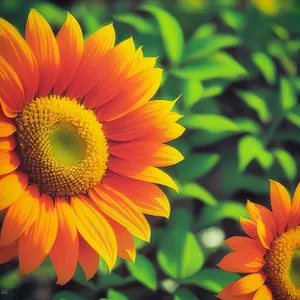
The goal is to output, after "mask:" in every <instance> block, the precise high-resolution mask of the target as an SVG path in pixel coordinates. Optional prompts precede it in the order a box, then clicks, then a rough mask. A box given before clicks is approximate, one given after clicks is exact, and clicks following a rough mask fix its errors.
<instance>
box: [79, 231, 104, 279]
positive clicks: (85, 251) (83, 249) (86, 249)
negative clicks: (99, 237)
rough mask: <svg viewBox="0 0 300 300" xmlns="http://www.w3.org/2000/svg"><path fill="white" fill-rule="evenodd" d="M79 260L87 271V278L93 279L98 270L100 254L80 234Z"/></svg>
mask: <svg viewBox="0 0 300 300" xmlns="http://www.w3.org/2000/svg"><path fill="white" fill-rule="evenodd" d="M78 261H79V264H80V265H81V267H82V269H83V271H84V273H85V276H86V280H89V279H91V278H92V277H93V276H94V275H95V274H96V272H97V270H98V265H99V254H98V253H97V252H96V251H95V250H94V249H93V248H92V247H91V246H90V245H89V244H88V243H87V242H86V241H85V239H84V238H83V237H82V236H80V235H79V253H78Z"/></svg>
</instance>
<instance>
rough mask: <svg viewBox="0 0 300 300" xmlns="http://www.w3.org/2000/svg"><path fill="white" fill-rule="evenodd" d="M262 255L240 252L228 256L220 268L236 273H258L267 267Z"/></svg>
mask: <svg viewBox="0 0 300 300" xmlns="http://www.w3.org/2000/svg"><path fill="white" fill-rule="evenodd" d="M265 263H266V262H265V260H264V258H263V256H262V255H259V254H258V253H254V252H248V249H247V251H238V252H232V253H229V254H227V255H226V256H225V257H224V258H223V259H222V261H221V262H220V263H219V264H218V267H219V268H221V269H223V270H225V271H228V272H236V273H256V272H258V271H260V270H261V269H262V268H263V266H264V265H265Z"/></svg>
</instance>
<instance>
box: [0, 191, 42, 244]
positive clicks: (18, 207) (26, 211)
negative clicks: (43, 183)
mask: <svg viewBox="0 0 300 300" xmlns="http://www.w3.org/2000/svg"><path fill="white" fill-rule="evenodd" d="M12 188H13V187H12ZM39 196H40V193H39V190H38V187H37V186H36V185H31V186H28V187H27V188H26V189H25V191H24V193H23V194H22V195H21V197H19V199H18V200H17V201H15V202H14V203H13V204H12V205H11V206H10V207H9V208H8V210H7V213H6V215H5V218H4V221H3V224H2V229H1V238H0V246H7V245H10V244H12V243H13V242H14V241H16V240H17V239H18V238H19V237H20V235H21V234H22V233H23V232H25V231H26V230H28V229H29V227H30V226H31V225H32V223H33V222H34V221H35V220H36V218H37V217H38V213H39Z"/></svg>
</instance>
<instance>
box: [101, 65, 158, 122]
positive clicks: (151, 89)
mask: <svg viewBox="0 0 300 300" xmlns="http://www.w3.org/2000/svg"><path fill="white" fill-rule="evenodd" d="M161 77H162V69H153V70H146V71H142V72H140V73H137V74H135V75H133V76H132V77H130V78H128V80H127V82H126V84H125V85H124V87H123V89H122V90H121V91H120V92H119V93H118V94H117V95H116V96H115V97H114V98H113V99H112V100H111V101H109V102H108V103H106V104H104V105H102V106H101V107H99V108H98V109H97V110H96V115H97V117H98V120H99V121H111V120H114V119H117V118H120V117H122V116H124V115H125V114H128V113H129V112H131V111H134V110H135V109H138V108H140V107H141V106H143V105H144V104H146V103H147V102H148V101H149V100H150V99H151V98H152V97H153V96H154V95H155V93H156V92H157V90H158V88H159V86H160V82H161Z"/></svg>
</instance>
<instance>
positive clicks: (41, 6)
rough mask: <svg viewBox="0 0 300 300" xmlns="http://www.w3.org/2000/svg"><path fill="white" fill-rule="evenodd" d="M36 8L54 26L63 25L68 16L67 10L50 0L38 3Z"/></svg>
mask: <svg viewBox="0 0 300 300" xmlns="http://www.w3.org/2000/svg"><path fill="white" fill-rule="evenodd" d="M34 8H35V9H36V10H37V11H38V12H39V13H40V14H42V15H43V17H44V18H45V19H46V20H47V21H48V22H49V23H50V24H51V25H52V26H61V25H62V24H63V23H64V21H65V20H66V18H67V13H66V11H65V10H63V9H62V8H60V7H59V6H57V5H55V4H51V3H49V2H39V3H36V4H35V5H34Z"/></svg>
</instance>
